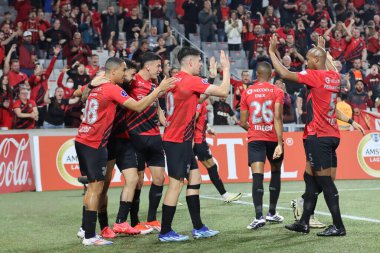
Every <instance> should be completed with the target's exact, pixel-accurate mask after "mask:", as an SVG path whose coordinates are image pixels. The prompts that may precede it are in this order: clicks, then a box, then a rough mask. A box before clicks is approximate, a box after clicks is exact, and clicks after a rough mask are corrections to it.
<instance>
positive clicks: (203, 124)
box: [193, 57, 242, 203]
mask: <svg viewBox="0 0 380 253" xmlns="http://www.w3.org/2000/svg"><path fill="white" fill-rule="evenodd" d="M216 74H217V69H216V61H215V58H214V57H211V59H210V77H209V79H208V81H209V83H211V84H212V83H213V82H214V79H215V77H216ZM204 98H206V96H204ZM201 100H203V98H201V99H200V101H199V102H200V103H199V104H198V105H197V112H196V124H195V130H194V148H193V151H194V155H195V156H196V157H197V158H198V160H199V161H200V162H201V163H202V164H203V166H205V167H206V169H207V172H208V174H209V176H210V180H211V182H212V183H213V185H214V186H215V188H216V189H217V190H218V192H219V194H220V195H221V196H222V197H223V199H224V201H225V202H226V203H230V202H232V201H237V200H239V199H241V197H242V194H241V193H229V192H227V191H226V189H225V188H224V184H223V181H222V179H221V178H220V177H219V174H218V165H216V163H215V162H214V158H213V157H212V154H211V151H210V147H209V146H208V143H207V141H206V133H208V134H211V135H213V136H215V131H214V129H212V128H210V127H208V125H207V108H206V107H207V103H208V102H207V100H204V101H203V102H202V101H201Z"/></svg>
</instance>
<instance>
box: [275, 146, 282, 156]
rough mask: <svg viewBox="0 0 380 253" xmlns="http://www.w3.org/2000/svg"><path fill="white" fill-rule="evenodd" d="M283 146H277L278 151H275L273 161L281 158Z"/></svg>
mask: <svg viewBox="0 0 380 253" xmlns="http://www.w3.org/2000/svg"><path fill="white" fill-rule="evenodd" d="M282 152H283V150H282V145H277V147H276V149H275V150H274V153H273V159H278V158H280V157H281V155H282Z"/></svg>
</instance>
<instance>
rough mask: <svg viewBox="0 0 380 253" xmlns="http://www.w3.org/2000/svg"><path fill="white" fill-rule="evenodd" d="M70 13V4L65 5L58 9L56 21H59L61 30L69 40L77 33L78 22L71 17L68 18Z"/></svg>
mask: <svg viewBox="0 0 380 253" xmlns="http://www.w3.org/2000/svg"><path fill="white" fill-rule="evenodd" d="M70 13H71V7H70V4H65V5H63V6H62V7H61V8H60V9H59V14H58V17H57V19H59V21H60V22H61V29H62V30H63V31H64V32H65V33H66V34H67V36H68V37H69V38H72V37H73V34H74V33H75V32H76V31H77V26H78V24H77V22H78V20H74V19H73V18H72V17H70ZM75 21H76V22H75Z"/></svg>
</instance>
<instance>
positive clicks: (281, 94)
mask: <svg viewBox="0 0 380 253" xmlns="http://www.w3.org/2000/svg"><path fill="white" fill-rule="evenodd" d="M274 102H275V103H282V102H284V92H283V91H282V90H280V89H277V90H276V100H275V101H274Z"/></svg>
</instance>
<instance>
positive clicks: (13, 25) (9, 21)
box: [0, 11, 16, 29]
mask: <svg viewBox="0 0 380 253" xmlns="http://www.w3.org/2000/svg"><path fill="white" fill-rule="evenodd" d="M5 24H8V25H9V27H10V29H15V28H16V23H15V22H13V20H12V14H11V13H10V12H9V11H6V12H4V17H3V22H1V24H0V28H3V26H4V25H5Z"/></svg>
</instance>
